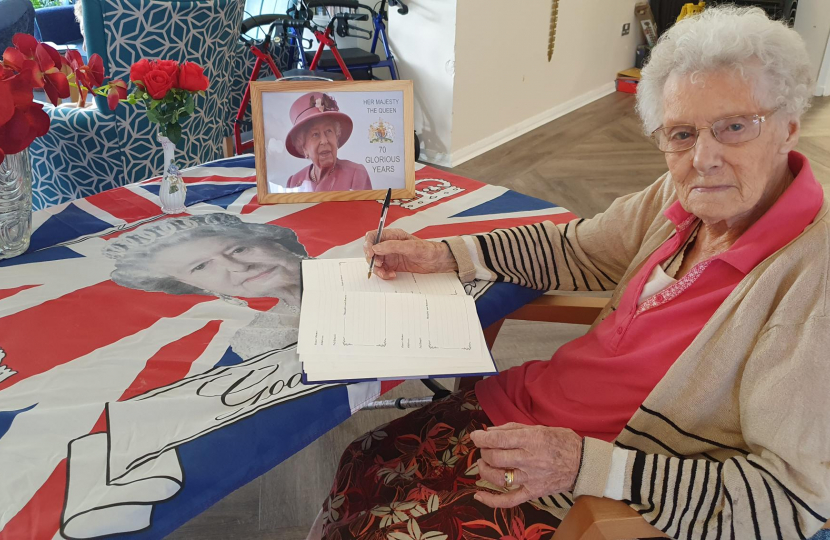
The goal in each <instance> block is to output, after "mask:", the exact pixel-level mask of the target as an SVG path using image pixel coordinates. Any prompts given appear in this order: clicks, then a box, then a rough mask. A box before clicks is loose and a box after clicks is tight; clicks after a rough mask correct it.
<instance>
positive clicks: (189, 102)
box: [184, 94, 196, 114]
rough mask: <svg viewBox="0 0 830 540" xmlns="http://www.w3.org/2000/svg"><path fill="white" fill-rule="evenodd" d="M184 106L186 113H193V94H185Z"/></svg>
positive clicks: (194, 108)
mask: <svg viewBox="0 0 830 540" xmlns="http://www.w3.org/2000/svg"><path fill="white" fill-rule="evenodd" d="M184 108H185V110H186V111H187V113H188V114H193V111H195V110H196V101H195V100H194V99H193V94H187V98H186V99H185V101H184Z"/></svg>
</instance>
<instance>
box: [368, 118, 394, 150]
mask: <svg viewBox="0 0 830 540" xmlns="http://www.w3.org/2000/svg"><path fill="white" fill-rule="evenodd" d="M394 138H395V126H393V125H392V124H390V123H389V122H385V121H384V120H383V118H378V121H377V122H375V123H374V124H369V142H370V143H375V144H379V143H391V142H395V141H394Z"/></svg>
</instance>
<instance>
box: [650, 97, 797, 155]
mask: <svg viewBox="0 0 830 540" xmlns="http://www.w3.org/2000/svg"><path fill="white" fill-rule="evenodd" d="M779 110H781V107H778V108H775V109H773V110H771V111H769V112H766V113H763V114H753V115H752V116H750V118H752V123H753V124H763V123H764V122H766V121H767V118H769V117H770V116H772V115H773V114H775V113H776V112H778V111H779ZM747 116H749V115H747V114H733V115H731V116H724V117H723V118H718V119H717V120H715V121H714V122H712V125H711V126H708V127H706V126H704V127H701V128H699V127H697V126H693V125H691V124H677V125H674V126H663V127H659V128H657V129H655V130H654V131H652V132H651V135H650V138H651V140H652V142H654V146H656V147H657V149H658V150H660V151H661V152H663V153H664V154H676V153H678V152H685V151H686V150H691V149H692V148H694V147H695V146H697V141H698V139H699V138H700V132H701V131H703V130H704V129H708V130H710V131H711V132H712V137H714V139H715V140H716V141H718V142H719V143H721V144H730V145H731V144H743V143H745V142H749V141H754V140H755V139H757V138H758V137H760V136H761V129H760V128H758V135H756V136H755V137H753V138H751V139H747V140H745V141H741V142H732V143H729V142H724V141H722V140H720V139H719V138H718V136H717V134H716V133H715V131H714V130H712V126H714V125H715V124H717V123H718V122H722V121H724V120H729V119H730V118H745V117H747ZM678 127H690V128H694V132H695V142H694V143H692V145H691V146H690V147H688V148H684V149H682V150H663V149H662V148H660V143H659V142H658V141H657V137H656V136H655V134H656V133H657V132H658V131H662V130H664V129H668V128H671V129H674V128H678Z"/></svg>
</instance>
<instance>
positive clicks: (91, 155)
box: [30, 0, 243, 209]
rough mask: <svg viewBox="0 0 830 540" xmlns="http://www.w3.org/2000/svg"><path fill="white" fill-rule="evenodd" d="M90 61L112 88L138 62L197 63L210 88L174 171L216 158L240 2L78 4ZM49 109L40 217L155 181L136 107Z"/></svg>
mask: <svg viewBox="0 0 830 540" xmlns="http://www.w3.org/2000/svg"><path fill="white" fill-rule="evenodd" d="M83 11H84V29H85V30H86V43H87V48H88V51H89V54H93V53H98V54H99V55H101V57H102V58H103V59H104V69H105V71H106V73H107V75H109V76H110V77H112V78H113V79H123V80H125V81H126V80H129V71H130V66H131V65H132V64H133V63H134V62H137V61H138V60H140V59H142V58H148V59H156V58H163V59H169V60H176V61H179V62H183V61H191V62H196V63H198V64H199V65H201V66H203V67H204V68H205V74H206V75H207V76H208V78H209V79H210V88H209V90H208V92H207V95H206V96H205V97H197V98H196V113H195V114H194V115H193V116H191V117H190V118H189V119H187V120H186V121H184V122H183V124H182V132H183V137H182V141H181V142H180V143H179V145H178V148H177V150H176V162H177V164H178V165H179V166H180V167H186V166H192V165H195V164H197V163H204V162H206V161H211V160H214V159H218V158H221V157H222V149H223V145H222V142H223V139H224V137H226V136H228V135H230V133H231V127H232V124H230V123H229V121H228V120H229V119H230V118H232V117H233V113H232V112H231V109H230V105H229V103H230V92H231V78H232V75H233V69H234V65H233V64H234V62H233V61H234V57H235V56H237V55H238V53H239V49H238V48H237V47H238V45H237V37H238V35H239V27H240V24H241V22H242V11H243V2H242V0H192V1H176V2H171V1H157V0H84V3H83ZM96 101H97V105H98V108H97V109H95V108H91V109H89V108H88V109H80V110H75V109H65V108H62V107H58V108H54V107H51V106H49V105H47V106H46V107H44V110H46V111H47V113H48V114H49V115H50V117H51V119H52V125H51V128H50V130H49V133H48V134H47V135H45V136H44V137H41V138H39V139H36V140H35V142H34V143H33V144H32V146H31V147H30V151H31V155H32V167H33V174H34V186H33V202H34V207H35V208H36V209H40V208H45V207H47V206H52V205H55V204H60V203H63V202H67V201H70V200H73V199H76V198H80V197H86V196H89V195H92V194H94V193H98V192H100V191H103V190H105V189H110V188H113V187H117V186H122V185H125V184H128V183H132V182H137V181H140V180H144V179H147V178H150V177H152V176H158V175H159V174H161V168H162V161H163V156H162V152H161V146H160V144H159V143H158V141H157V140H156V133H157V126H156V125H155V124H151V123H150V122H149V121H148V120H147V117H146V114H145V112H144V109H143V107H142V106H135V107H133V106H130V105H127V104H122V105H120V106H119V107H118V109H117V110H116V111H115V112H111V111H109V109H108V107H107V105H106V100H105V99H104V98H97V99H96Z"/></svg>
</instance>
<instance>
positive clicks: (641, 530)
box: [459, 294, 830, 540]
mask: <svg viewBox="0 0 830 540" xmlns="http://www.w3.org/2000/svg"><path fill="white" fill-rule="evenodd" d="M608 301H609V299H608V298H598V297H587V296H560V295H553V294H546V295H543V296H541V297H539V298H537V299H536V300H534V301H533V302H531V303H529V304H527V305H526V306H523V307H521V308H519V309H518V310H516V311H514V312H513V313H511V314H510V315H508V316H507V317H505V318H504V319H501V320H500V321H496V322H495V323H493V324H492V325H490V326H489V327H487V329H485V330H484V337H485V340H486V341H487V346H488V347H490V348H491V349H492V348H493V343H495V342H496V337H497V336H498V334H499V330H501V326H502V324H504V321H505V320H506V319H513V320H520V321H543V322H556V323H569V324H591V323H593V322H594V321H595V320H596V318H597V317H598V316H599V313H600V311H602V308H604V307H605V305H606V304H607V303H608ZM479 379H481V377H465V378H463V379H462V380H461V381H460V383H459V387H461V388H469V387H471V386H472V385H473V384H475V382H476V381H478V380H479ZM824 528H825V529H830V521H828V522H827V523H826V524H825V525H824ZM628 538H669V537H668V536H666V535H665V534H664V533H663V532H662V531H660V530H659V529H655V528H654V527H652V526H651V525H650V524H649V523H648V522H647V521H646V520H645V519H643V517H642V516H641V515H640V514H638V513H637V511H636V510H634V509H633V508H631V507H630V506H628V505H627V504H625V503H624V502H622V501H615V500H612V499H603V498H599V497H590V496H584V497H579V498H577V499H576V501H574V505H573V508H571V509H570V511H569V512H568V515H567V516H566V517H565V520H564V521H562V524H561V525H559V528H558V529H557V530H556V533H555V534H554V535H553V540H625V539H628Z"/></svg>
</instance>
